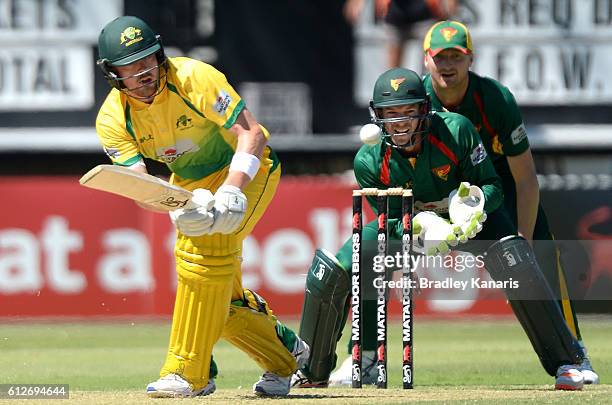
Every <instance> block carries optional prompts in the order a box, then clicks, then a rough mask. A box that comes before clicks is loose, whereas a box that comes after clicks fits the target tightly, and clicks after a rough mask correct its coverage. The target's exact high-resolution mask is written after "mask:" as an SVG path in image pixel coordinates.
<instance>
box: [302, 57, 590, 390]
mask: <svg viewBox="0 0 612 405" xmlns="http://www.w3.org/2000/svg"><path fill="white" fill-rule="evenodd" d="M370 113H371V116H372V121H373V123H374V125H376V127H377V128H376V127H373V126H372V124H369V125H370V126H366V128H374V130H377V131H378V134H376V132H375V131H372V132H370V133H369V134H368V133H366V134H365V135H366V136H363V137H362V139H365V140H366V141H368V142H369V143H371V145H364V146H362V147H361V148H360V149H359V151H358V152H357V155H356V157H355V161H354V170H355V176H356V178H357V182H358V183H359V186H360V187H361V188H378V189H387V188H396V187H401V188H410V189H412V191H413V195H414V201H415V203H414V204H415V212H418V214H416V215H415V217H414V219H413V232H414V234H415V235H414V238H415V241H422V246H421V251H422V252H424V253H425V254H429V255H435V254H440V253H442V254H443V253H446V252H448V251H449V249H450V248H451V247H453V246H458V247H457V249H460V250H462V251H469V252H471V253H473V254H474V255H482V256H483V257H484V263H485V268H486V270H487V271H488V272H489V274H490V275H491V277H492V278H493V279H494V280H498V281H504V280H507V279H508V277H509V276H510V275H511V277H512V278H513V279H514V280H516V281H518V282H519V284H520V285H522V286H524V287H525V288H526V289H527V290H528V291H529V294H530V297H535V298H537V299H533V298H532V299H529V300H527V299H524V298H525V296H524V295H522V294H524V292H525V291H524V290H523V291H515V290H514V289H513V288H507V289H505V290H504V292H505V294H506V296H507V298H508V300H509V302H510V305H511V307H512V310H513V311H514V314H515V315H516V317H517V319H518V320H519V322H520V324H521V326H522V327H523V329H524V330H525V333H526V334H527V335H528V337H529V339H530V340H531V342H532V344H533V347H534V349H535V351H536V353H537V355H538V356H539V358H540V360H541V362H542V365H543V366H544V368H545V370H546V371H547V372H548V373H549V374H551V375H554V376H555V387H556V388H558V389H580V388H582V383H583V378H582V375H581V373H580V372H579V371H578V370H577V367H579V364H580V363H581V362H582V361H583V352H582V349H581V347H580V345H579V343H578V341H577V340H576V338H575V337H574V335H572V333H571V332H570V330H569V329H568V327H567V324H566V323H565V321H564V319H563V316H562V314H561V311H560V310H559V307H558V305H557V303H556V301H555V299H554V295H553V293H552V291H551V289H550V287H549V285H548V283H547V282H546V279H545V278H544V276H543V275H542V272H541V270H540V268H539V265H538V263H537V262H536V260H535V255H534V253H533V250H532V248H531V245H530V244H529V242H528V241H527V240H526V239H524V238H523V237H522V236H519V235H518V234H517V230H516V226H515V225H514V224H513V223H512V220H511V219H510V216H509V215H508V213H507V211H506V209H505V208H504V206H503V191H502V184H501V180H500V178H499V177H498V175H497V174H496V172H495V169H494V167H493V163H492V162H491V159H490V157H489V156H488V154H487V151H486V149H485V147H484V145H483V143H482V140H481V139H480V136H479V135H478V132H477V131H476V128H475V127H474V125H472V123H471V122H470V121H469V120H468V119H467V118H465V117H463V116H462V115H459V114H456V113H451V112H433V111H432V110H431V105H430V100H429V97H428V95H427V94H426V92H425V87H424V86H423V83H422V81H421V78H420V77H419V75H418V74H416V73H415V72H413V71H411V70H407V69H402V68H395V69H392V70H389V71H387V72H385V73H383V74H382V75H381V76H380V77H379V78H378V79H377V81H376V83H375V85H374V91H373V97H372V101H371V102H370ZM366 132H367V131H366ZM372 133H374V135H375V136H369V135H371V134H372ZM362 135H363V134H362ZM368 202H369V203H370V206H371V207H372V209H373V211H374V212H375V213H376V214H378V212H377V207H376V202H375V200H374V198H368ZM399 218H401V206H400V200H399V199H393V198H390V201H389V220H388V223H389V228H390V232H389V239H395V240H400V239H401V236H402V227H401V221H400V220H399ZM377 228H378V225H377V221H373V222H371V223H369V224H367V225H366V226H364V229H363V233H362V244H365V243H366V242H367V241H370V243H374V241H376V240H377ZM461 242H465V243H464V244H461V245H458V244H459V243H461ZM351 254H352V244H351V240H350V239H349V240H348V241H347V242H346V243H345V244H344V246H343V247H342V248H341V249H340V251H339V252H338V253H337V254H336V255H335V256H333V255H331V254H329V253H326V252H324V251H322V250H317V252H316V253H315V257H314V260H313V263H312V265H311V268H310V270H309V272H308V276H307V281H306V291H305V298H304V307H303V312H302V320H301V325H300V336H301V338H302V339H304V340H305V341H306V342H307V343H308V344H309V346H310V349H311V355H310V359H309V362H308V364H307V365H305V366H304V367H301V368H300V370H299V371H298V372H297V373H296V375H295V376H294V378H293V384H294V386H298V387H325V386H327V385H328V384H329V383H330V373H331V371H332V370H333V369H334V367H335V364H336V354H335V353H336V343H337V341H338V339H339V337H340V333H341V331H342V329H343V327H344V324H345V322H346V319H347V316H348V309H349V305H348V302H347V299H348V298H349V289H350V285H351V283H350V278H349V271H350V270H351ZM367 268H368V266H364V270H363V271H362V274H363V272H365V269H367ZM362 277H364V282H365V287H364V292H363V293H362V294H364V295H365V294H367V292H366V290H365V288H368V286H369V285H368V284H369V283H367V282H366V281H365V280H367V277H366V276H362ZM369 287H370V288H373V287H371V286H369ZM362 308H363V310H362V313H361V317H362V320H363V334H364V336H363V343H362V344H363V346H362V349H363V350H364V352H363V357H362V367H363V370H362V371H363V373H364V376H363V381H362V383H364V384H368V383H369V384H372V383H375V381H376V378H377V375H378V373H377V370H376V367H375V365H376V355H375V348H376V336H375V332H376V327H375V320H376V316H375V314H376V306H375V302H374V301H373V300H365V301H364V303H363V305H362ZM351 363H352V362H351V358H350V357H349V358H348V359H347V360H346V361H345V362H343V364H342V365H341V366H340V368H339V370H337V371H336V372H335V373H334V374H335V375H336V382H341V383H344V384H350V383H351V380H352V379H353V378H359V377H358V376H355V375H353V373H352V370H351V368H352V367H351V365H352V364H351Z"/></svg>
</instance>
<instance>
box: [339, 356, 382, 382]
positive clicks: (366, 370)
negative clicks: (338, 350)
mask: <svg viewBox="0 0 612 405" xmlns="http://www.w3.org/2000/svg"><path fill="white" fill-rule="evenodd" d="M361 359H362V360H361V383H362V384H365V385H368V384H376V379H377V378H378V370H377V369H376V352H375V351H374V350H368V351H363V352H362V353H361ZM352 384H353V358H352V357H351V356H349V357H347V358H346V359H345V360H344V361H343V362H342V364H341V365H340V368H339V369H338V370H336V371H334V372H333V373H332V374H331V375H330V376H329V385H335V386H345V387H346V386H350V385H352Z"/></svg>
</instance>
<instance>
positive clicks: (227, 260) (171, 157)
mask: <svg viewBox="0 0 612 405" xmlns="http://www.w3.org/2000/svg"><path fill="white" fill-rule="evenodd" d="M98 47H99V60H98V66H99V67H100V68H101V69H102V72H103V73H104V77H105V78H106V79H107V81H108V82H109V84H110V85H111V87H112V90H111V91H110V93H109V94H108V97H107V98H106V100H105V101H104V104H103V105H102V107H101V108H100V112H99V113H98V117H97V121H96V130H97V133H98V136H99V138H100V141H101V142H102V145H103V146H104V149H105V151H106V153H107V154H108V156H109V157H110V158H111V160H112V162H113V163H114V164H117V165H122V166H127V167H130V168H132V169H134V170H137V171H140V172H145V173H146V166H145V163H144V158H149V159H153V160H157V161H160V162H163V163H165V164H166V165H167V166H168V168H169V169H170V170H171V171H172V173H173V174H172V177H171V178H170V182H171V183H173V184H176V185H178V186H181V187H183V188H185V189H187V190H192V191H193V194H194V197H193V202H194V203H195V204H196V205H197V208H195V209H178V210H176V211H172V212H171V213H170V217H171V219H172V221H173V222H174V224H175V225H176V228H177V241H176V246H175V258H176V271H177V275H178V285H177V292H176V302H175V306H174V314H173V318H172V332H171V335H170V344H169V348H168V354H167V356H166V361H165V364H164V366H163V368H162V370H161V373H160V377H161V378H160V379H159V380H157V381H155V382H153V383H151V384H149V385H148V386H147V393H148V394H149V396H152V397H164V396H169V397H175V396H196V395H208V394H210V393H212V392H213V391H214V390H215V382H214V377H215V374H216V367H215V366H214V363H211V361H212V350H213V346H214V344H215V343H216V342H217V340H218V339H219V338H220V337H223V338H224V339H226V340H228V341H229V342H230V343H232V344H233V345H235V346H236V347H238V348H239V349H241V350H243V351H244V352H246V353H247V354H248V355H249V356H250V357H251V358H253V359H254V360H255V361H256V362H257V363H258V364H259V365H260V366H261V368H262V369H264V370H265V373H264V374H263V376H262V377H261V379H260V380H259V381H258V382H256V383H255V385H254V386H253V390H254V392H255V393H256V394H258V395H287V394H288V392H289V383H290V376H291V375H292V374H293V372H294V371H295V370H296V368H297V367H298V365H299V364H301V362H302V361H304V360H305V359H306V358H307V357H308V347H307V346H306V345H305V344H304V342H303V341H302V340H300V339H299V338H298V337H297V336H296V335H295V334H294V333H293V332H292V331H291V330H289V329H287V328H286V327H285V326H283V325H282V324H281V323H280V322H278V321H277V319H276V317H275V316H274V315H273V313H272V311H271V310H270V308H269V306H268V304H267V303H266V301H265V300H264V299H263V298H262V297H261V296H259V295H258V294H257V293H255V292H254V291H251V290H247V289H244V288H243V287H242V282H241V271H240V264H241V255H242V252H241V249H242V241H243V240H244V238H245V237H246V236H247V235H248V234H249V233H251V231H252V230H253V228H254V227H255V224H257V222H258V221H259V219H260V218H261V216H262V215H263V213H264V211H265V210H266V208H267V206H268V204H269V203H270V201H271V200H272V197H273V196H274V192H275V190H276V186H277V185H278V182H279V179H280V172H281V170H280V163H279V161H278V158H277V156H276V155H275V154H274V152H273V151H272V149H270V147H269V146H267V140H268V137H269V134H268V132H267V130H266V129H265V128H264V127H263V126H261V125H259V123H258V122H257V120H256V119H255V118H254V117H253V115H252V114H251V113H250V112H249V110H248V109H247V108H246V107H245V104H244V101H243V100H242V99H241V98H240V96H239V95H238V94H237V93H236V92H235V91H234V89H233V88H232V86H230V85H229V84H228V82H227V80H226V78H225V76H224V75H223V74H222V73H221V72H219V71H218V70H216V69H215V68H214V67H212V66H210V65H208V64H205V63H203V62H200V61H197V60H194V59H190V58H182V57H178V58H168V57H166V55H165V54H164V48H163V46H162V43H161V39H160V36H159V35H156V34H155V33H154V32H153V31H152V30H151V28H150V27H149V26H148V25H147V24H146V23H145V22H144V21H142V20H140V19H138V18H136V17H130V16H124V17H119V18H117V19H115V20H113V21H111V22H110V23H108V24H107V25H106V27H104V29H103V30H102V32H101V34H100V38H99V41H98Z"/></svg>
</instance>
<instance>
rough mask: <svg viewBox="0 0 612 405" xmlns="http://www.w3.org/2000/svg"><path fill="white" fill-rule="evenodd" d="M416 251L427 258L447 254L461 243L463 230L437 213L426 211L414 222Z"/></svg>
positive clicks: (419, 214)
mask: <svg viewBox="0 0 612 405" xmlns="http://www.w3.org/2000/svg"><path fill="white" fill-rule="evenodd" d="M412 226H413V238H414V240H415V244H414V250H415V251H417V252H418V253H423V254H426V255H427V256H435V255H437V254H446V253H448V251H449V250H450V247H451V246H456V245H457V244H458V243H459V235H461V228H460V227H459V226H457V225H453V224H451V223H450V222H449V221H447V220H446V219H444V218H442V217H440V216H438V214H436V213H435V212H431V211H424V212H419V213H418V214H417V215H415V217H414V219H413V220H412Z"/></svg>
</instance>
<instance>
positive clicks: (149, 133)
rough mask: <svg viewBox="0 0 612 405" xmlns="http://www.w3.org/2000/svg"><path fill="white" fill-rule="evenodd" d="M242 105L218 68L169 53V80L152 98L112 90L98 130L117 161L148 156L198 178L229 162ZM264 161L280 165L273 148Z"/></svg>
mask: <svg viewBox="0 0 612 405" xmlns="http://www.w3.org/2000/svg"><path fill="white" fill-rule="evenodd" d="M243 109H244V101H243V100H242V99H241V98H240V96H239V95H238V93H236V91H235V90H234V89H233V88H232V86H230V84H229V83H228V82H227V80H226V78H225V76H224V75H223V74H222V73H221V72H219V71H218V70H216V69H215V68H214V67H212V66H210V65H208V64H206V63H204V62H201V61H197V60H194V59H190V58H184V57H178V58H168V73H167V85H166V88H165V89H164V90H163V91H162V93H161V94H159V95H158V96H157V97H155V100H154V101H153V103H151V104H146V103H143V102H141V101H138V100H136V99H134V98H131V97H128V96H127V95H125V94H124V93H122V92H120V91H119V90H117V89H112V90H111V92H110V93H109V95H108V96H107V98H106V100H105V101H104V103H103V104H102V107H101V108H100V111H99V112H98V117H97V119H96V132H97V134H98V137H99V138H100V141H101V143H102V146H103V147H104V151H105V152H106V154H107V155H108V156H109V157H110V159H111V160H112V162H113V163H114V164H117V165H122V166H130V165H132V164H134V163H136V162H138V161H139V160H141V159H142V157H143V156H144V157H146V158H150V159H154V160H157V161H160V162H164V163H166V165H167V166H168V167H169V168H170V170H171V171H172V172H173V173H175V174H176V175H178V176H179V177H181V178H183V179H193V180H196V179H202V178H204V177H207V176H210V175H211V174H213V173H216V172H218V171H220V170H222V169H223V168H225V167H226V166H228V165H229V164H230V162H231V159H232V156H233V154H234V151H235V149H236V144H237V141H238V140H237V138H236V135H235V134H233V133H231V132H230V131H229V130H228V129H229V128H230V127H231V126H232V125H234V123H235V122H236V118H237V117H238V114H240V112H241V111H242V110H243ZM262 131H263V133H264V134H265V136H266V138H268V137H269V133H268V131H267V130H266V129H265V128H263V127H262ZM261 162H262V166H264V165H266V164H268V165H271V166H272V167H271V168H270V170H274V169H275V168H276V166H277V165H278V158H277V157H276V154H274V153H273V152H272V150H271V149H270V147H266V149H265V151H264V155H263V156H262V159H261Z"/></svg>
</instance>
